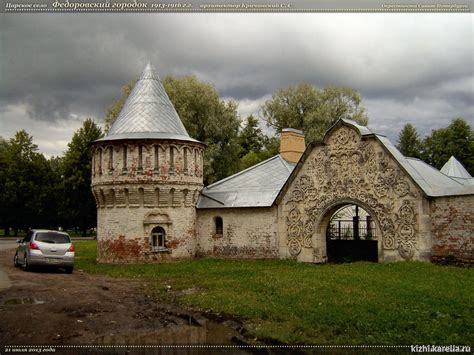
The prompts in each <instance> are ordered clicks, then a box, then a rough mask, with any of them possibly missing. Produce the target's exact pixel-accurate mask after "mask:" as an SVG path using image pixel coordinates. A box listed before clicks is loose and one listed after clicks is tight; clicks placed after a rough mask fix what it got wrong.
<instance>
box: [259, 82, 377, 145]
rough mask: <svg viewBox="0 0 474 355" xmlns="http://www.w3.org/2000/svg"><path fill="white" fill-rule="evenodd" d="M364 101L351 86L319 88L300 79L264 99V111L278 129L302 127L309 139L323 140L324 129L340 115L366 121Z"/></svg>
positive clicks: (266, 117) (278, 130)
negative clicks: (362, 104)
mask: <svg viewBox="0 0 474 355" xmlns="http://www.w3.org/2000/svg"><path fill="white" fill-rule="evenodd" d="M361 101H362V99H361V96H360V94H359V93H358V92H357V91H355V90H354V89H351V88H347V87H328V88H324V89H322V90H318V89H317V88H315V87H313V86H312V85H310V84H305V83H300V84H298V85H290V86H289V87H287V88H285V89H279V90H277V91H276V92H275V93H274V94H273V95H272V98H271V99H270V100H268V101H267V102H265V104H264V106H263V108H262V115H263V118H264V120H265V121H266V122H267V124H268V125H269V126H272V127H274V128H275V129H276V130H277V132H281V130H282V129H284V128H296V129H300V130H302V131H303V132H304V133H305V136H306V141H307V143H309V142H311V141H317V140H321V139H322V137H323V134H324V132H326V130H327V129H328V128H329V127H330V126H331V125H332V124H334V123H335V122H336V121H337V120H338V119H340V118H348V119H352V120H354V121H356V122H358V123H359V124H362V125H366V124H367V121H368V118H367V115H366V112H365V109H364V108H363V107H362V106H361Z"/></svg>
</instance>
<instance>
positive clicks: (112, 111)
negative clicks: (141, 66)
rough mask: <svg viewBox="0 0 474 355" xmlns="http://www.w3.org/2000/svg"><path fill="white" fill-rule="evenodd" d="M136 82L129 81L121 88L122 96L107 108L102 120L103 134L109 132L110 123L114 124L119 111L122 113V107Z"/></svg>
mask: <svg viewBox="0 0 474 355" xmlns="http://www.w3.org/2000/svg"><path fill="white" fill-rule="evenodd" d="M136 82H137V81H136V80H130V81H129V82H128V83H127V84H125V85H124V86H123V87H122V96H121V97H120V99H118V100H117V101H115V102H114V103H113V104H111V105H110V106H108V107H107V109H106V111H105V118H104V121H105V128H104V130H105V132H108V131H109V129H110V127H111V126H112V123H114V121H115V120H116V118H117V116H118V115H119V113H120V111H122V107H123V105H125V101H127V98H128V96H129V95H130V93H131V92H132V89H133V86H134V85H135V83H136Z"/></svg>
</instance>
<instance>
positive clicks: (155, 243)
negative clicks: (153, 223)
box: [151, 227, 166, 250]
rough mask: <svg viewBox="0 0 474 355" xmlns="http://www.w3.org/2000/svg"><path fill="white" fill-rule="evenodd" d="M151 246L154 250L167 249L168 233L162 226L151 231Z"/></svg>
mask: <svg viewBox="0 0 474 355" xmlns="http://www.w3.org/2000/svg"><path fill="white" fill-rule="evenodd" d="M151 248H152V249H153V250H165V249H166V233H165V230H164V229H163V228H162V227H155V228H153V230H152V231H151Z"/></svg>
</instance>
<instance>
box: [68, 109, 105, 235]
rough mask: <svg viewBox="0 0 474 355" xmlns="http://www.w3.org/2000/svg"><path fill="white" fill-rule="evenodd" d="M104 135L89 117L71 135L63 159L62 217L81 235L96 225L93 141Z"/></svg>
mask: <svg viewBox="0 0 474 355" xmlns="http://www.w3.org/2000/svg"><path fill="white" fill-rule="evenodd" d="M102 136H103V134H102V130H101V129H100V128H99V126H97V124H96V123H95V122H94V121H93V120H92V119H91V118H88V119H87V120H85V121H84V123H83V125H82V127H81V128H79V129H78V130H77V131H76V132H75V133H74V135H73V137H72V140H71V142H70V143H69V144H68V150H67V151H66V154H65V155H64V159H63V161H62V176H63V182H64V192H65V195H64V197H65V206H64V207H65V211H67V212H66V214H65V216H64V219H65V220H66V223H67V225H68V226H70V227H79V228H80V230H81V231H82V234H83V235H86V232H87V229H88V228H91V227H94V226H96V225H97V211H96V204H95V201H94V197H93V195H92V192H91V188H90V186H91V170H92V167H91V161H92V150H91V144H92V142H93V141H95V140H97V139H99V138H101V137H102Z"/></svg>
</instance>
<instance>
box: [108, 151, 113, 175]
mask: <svg viewBox="0 0 474 355" xmlns="http://www.w3.org/2000/svg"><path fill="white" fill-rule="evenodd" d="M113 170H114V148H113V147H109V171H113Z"/></svg>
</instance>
